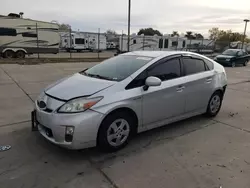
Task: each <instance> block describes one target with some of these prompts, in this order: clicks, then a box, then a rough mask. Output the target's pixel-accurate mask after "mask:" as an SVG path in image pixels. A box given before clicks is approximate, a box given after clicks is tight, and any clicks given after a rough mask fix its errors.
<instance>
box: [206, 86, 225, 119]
mask: <svg viewBox="0 0 250 188" xmlns="http://www.w3.org/2000/svg"><path fill="white" fill-rule="evenodd" d="M222 95H223V94H222V93H221V92H219V91H216V92H215V93H214V94H213V95H212V96H211V98H210V100H209V103H208V105H207V112H206V115H207V116H209V117H215V116H216V115H217V114H218V113H219V111H220V108H221V105H222V100H223V96H222Z"/></svg>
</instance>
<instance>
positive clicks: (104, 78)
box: [84, 72, 114, 81]
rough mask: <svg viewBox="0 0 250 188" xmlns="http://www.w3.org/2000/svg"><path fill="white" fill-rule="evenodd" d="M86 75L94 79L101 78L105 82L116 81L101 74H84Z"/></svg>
mask: <svg viewBox="0 0 250 188" xmlns="http://www.w3.org/2000/svg"><path fill="white" fill-rule="evenodd" d="M84 75H86V76H89V77H93V78H99V79H103V80H111V81H114V79H113V78H109V77H106V76H101V75H99V74H88V73H86V72H84Z"/></svg>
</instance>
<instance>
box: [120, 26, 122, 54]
mask: <svg viewBox="0 0 250 188" xmlns="http://www.w3.org/2000/svg"><path fill="white" fill-rule="evenodd" d="M120 45H121V47H120V49H121V52H123V30H122V37H121V43H120Z"/></svg>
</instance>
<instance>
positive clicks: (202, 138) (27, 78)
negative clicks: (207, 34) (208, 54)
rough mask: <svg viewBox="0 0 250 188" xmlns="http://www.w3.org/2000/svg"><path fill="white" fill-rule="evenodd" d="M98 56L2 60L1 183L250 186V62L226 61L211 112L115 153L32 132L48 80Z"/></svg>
mask: <svg viewBox="0 0 250 188" xmlns="http://www.w3.org/2000/svg"><path fill="white" fill-rule="evenodd" d="M94 64H95V63H64V64H40V65H16V64H11V65H8V64H6V65H0V145H10V146H11V149H10V150H8V151H4V152H0V188H79V187H87V188H151V187H152V188H165V187H175V188H198V187H199V188H203V187H204V188H220V187H222V188H224V187H225V188H236V187H239V188H249V187H250V178H249V177H250V123H249V122H250V65H249V66H248V67H236V68H226V71H227V76H228V81H229V85H228V88H227V91H226V94H225V99H224V101H223V106H222V109H221V112H220V113H219V114H218V116H217V117H216V118H214V119H209V118H206V117H204V116H197V117H194V118H191V119H188V120H184V121H181V122H178V123H174V124H171V125H167V126H165V127H162V128H158V129H155V130H152V131H148V132H146V133H142V134H139V135H138V136H137V137H136V138H135V139H133V140H132V141H131V142H130V144H129V145H128V146H127V147H126V148H124V149H123V150H121V151H118V152H116V153H101V152H99V151H98V150H97V149H95V148H92V149H86V150H81V151H69V150H66V149H62V148H59V147H57V146H54V145H52V144H51V143H49V142H48V141H46V140H45V139H44V138H43V137H42V136H40V135H39V133H37V132H31V122H30V112H31V110H32V109H33V102H34V100H35V98H36V97H37V95H38V94H39V93H40V91H41V90H42V89H43V88H44V87H45V86H47V85H48V84H50V83H52V82H53V81H56V80H58V79H60V78H62V77H65V76H67V75H70V74H73V73H75V72H77V71H80V70H82V69H84V68H87V67H91V66H93V65H94Z"/></svg>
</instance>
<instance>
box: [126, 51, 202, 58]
mask: <svg viewBox="0 0 250 188" xmlns="http://www.w3.org/2000/svg"><path fill="white" fill-rule="evenodd" d="M177 54H190V55H198V54H195V53H193V52H187V51H133V52H128V53H125V54H123V55H135V56H146V57H152V58H157V57H164V56H165V57H166V56H171V55H177Z"/></svg>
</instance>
